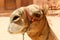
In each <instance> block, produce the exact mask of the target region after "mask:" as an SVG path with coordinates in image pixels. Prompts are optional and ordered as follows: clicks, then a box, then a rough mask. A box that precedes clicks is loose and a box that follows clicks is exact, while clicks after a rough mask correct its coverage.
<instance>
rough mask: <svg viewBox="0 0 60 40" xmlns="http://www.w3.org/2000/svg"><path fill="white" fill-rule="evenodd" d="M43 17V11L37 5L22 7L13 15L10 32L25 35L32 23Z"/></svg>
mask: <svg viewBox="0 0 60 40" xmlns="http://www.w3.org/2000/svg"><path fill="white" fill-rule="evenodd" d="M25 9H27V10H25ZM42 17H43V14H42V10H40V9H39V6H37V5H29V6H27V7H21V8H19V9H17V10H15V11H14V12H13V13H12V14H11V17H10V22H11V23H10V25H9V28H8V31H9V32H10V33H24V32H25V31H26V29H27V27H29V23H30V22H31V23H33V21H35V20H40V19H41V18H42ZM31 23H30V24H31Z"/></svg>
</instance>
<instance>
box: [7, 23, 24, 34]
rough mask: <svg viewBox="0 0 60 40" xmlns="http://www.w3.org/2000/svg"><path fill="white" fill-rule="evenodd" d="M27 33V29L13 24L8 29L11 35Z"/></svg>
mask: <svg viewBox="0 0 60 40" xmlns="http://www.w3.org/2000/svg"><path fill="white" fill-rule="evenodd" d="M24 31H25V27H23V26H21V25H18V24H15V23H11V24H10V25H9V28H8V32H9V33H11V34H16V33H23V32H24Z"/></svg>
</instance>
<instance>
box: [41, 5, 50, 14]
mask: <svg viewBox="0 0 60 40" xmlns="http://www.w3.org/2000/svg"><path fill="white" fill-rule="evenodd" d="M48 9H49V8H48V6H45V7H44V9H43V10H42V11H43V13H44V14H45V15H46V14H47V12H48Z"/></svg>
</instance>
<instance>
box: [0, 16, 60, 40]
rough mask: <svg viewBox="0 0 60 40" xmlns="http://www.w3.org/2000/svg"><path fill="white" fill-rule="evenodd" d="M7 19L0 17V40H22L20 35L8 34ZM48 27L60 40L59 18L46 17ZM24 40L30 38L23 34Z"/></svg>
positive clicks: (29, 39)
mask: <svg viewBox="0 0 60 40" xmlns="http://www.w3.org/2000/svg"><path fill="white" fill-rule="evenodd" d="M9 19H10V18H9V17H0V40H22V39H23V38H22V37H23V36H22V34H9V33H8V26H9V22H10V20H9ZM47 20H48V22H49V25H50V27H51V29H52V30H53V32H54V33H55V35H56V36H57V38H58V39H59V40H60V17H59V16H47ZM25 40H31V38H30V37H29V36H28V35H27V34H25Z"/></svg>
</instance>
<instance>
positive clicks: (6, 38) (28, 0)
mask: <svg viewBox="0 0 60 40" xmlns="http://www.w3.org/2000/svg"><path fill="white" fill-rule="evenodd" d="M30 4H37V5H39V6H40V8H42V9H44V8H45V7H46V6H48V7H47V8H49V10H48V13H47V15H46V17H47V20H48V23H49V25H50V27H51V29H52V30H53V32H54V33H55V34H56V36H57V38H58V39H59V40H60V31H59V30H60V0H0V40H22V39H23V38H22V34H16V35H15V34H14V35H12V34H9V33H8V30H7V29H8V26H9V23H10V15H11V13H12V12H13V11H14V10H16V9H17V8H20V7H22V6H27V5H30ZM25 40H31V38H30V37H29V36H28V35H27V34H25Z"/></svg>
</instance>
